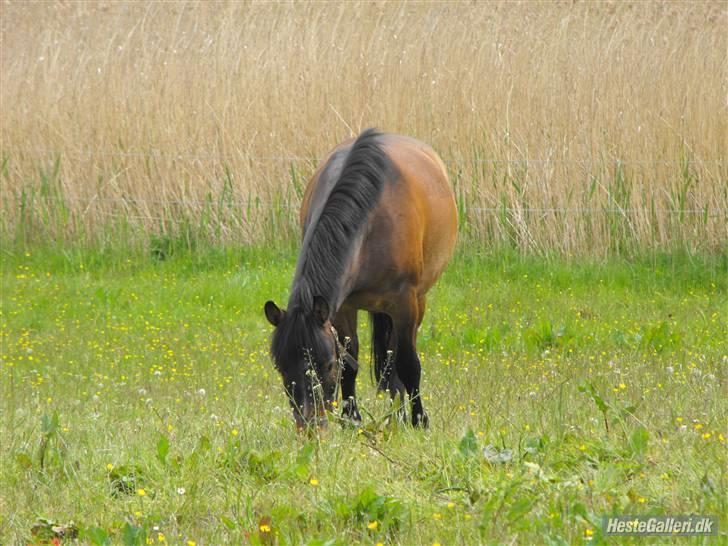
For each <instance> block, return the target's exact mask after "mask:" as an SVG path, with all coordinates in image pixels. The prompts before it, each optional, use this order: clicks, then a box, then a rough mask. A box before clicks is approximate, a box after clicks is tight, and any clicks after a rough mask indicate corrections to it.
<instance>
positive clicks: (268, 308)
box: [263, 301, 286, 326]
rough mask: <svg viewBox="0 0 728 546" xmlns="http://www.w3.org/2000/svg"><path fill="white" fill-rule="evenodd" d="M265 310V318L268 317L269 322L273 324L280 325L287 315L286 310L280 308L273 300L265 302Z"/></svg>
mask: <svg viewBox="0 0 728 546" xmlns="http://www.w3.org/2000/svg"><path fill="white" fill-rule="evenodd" d="M263 310H264V311H265V318H267V319H268V322H270V323H271V324H272V325H273V326H278V325H279V324H280V323H281V322H282V321H283V317H284V316H285V315H286V312H285V311H283V310H281V309H279V308H278V306H277V305H276V304H275V303H273V302H272V301H267V302H265V307H264V308H263Z"/></svg>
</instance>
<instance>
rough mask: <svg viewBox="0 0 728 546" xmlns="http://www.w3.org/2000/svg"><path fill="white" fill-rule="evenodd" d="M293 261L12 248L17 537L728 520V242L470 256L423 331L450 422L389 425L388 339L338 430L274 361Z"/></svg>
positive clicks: (428, 533) (7, 330) (426, 532)
mask: <svg viewBox="0 0 728 546" xmlns="http://www.w3.org/2000/svg"><path fill="white" fill-rule="evenodd" d="M294 258H295V250H294V249H293V248H291V246H287V247H285V248H283V249H279V250H271V249H260V248H258V249H255V248H248V249H244V250H228V251H221V250H217V251H208V252H205V253H201V252H196V253H194V254H186V255H184V254H180V255H175V256H172V257H171V258H168V259H166V260H162V261H160V260H159V259H153V258H151V257H150V256H148V255H134V254H132V253H129V254H126V253H120V254H118V255H116V256H109V255H101V254H98V253H89V252H61V251H52V250H46V251H44V252H40V251H39V252H37V253H36V252H33V251H28V252H26V253H22V254H17V255H15V256H12V257H8V255H7V254H6V255H4V263H3V278H2V282H3V301H2V324H1V327H2V342H3V348H4V350H3V360H2V367H1V368H0V383H1V384H2V386H3V388H2V391H3V392H2V402H1V404H2V423H1V424H0V427H1V428H0V433H1V434H2V438H3V442H2V450H0V483H2V488H0V514H2V519H1V520H0V543H2V544H28V543H39V542H40V541H41V539H42V538H43V537H45V538H49V537H51V536H53V532H52V531H51V528H52V526H55V527H56V530H57V531H58V530H59V529H61V530H64V526H66V529H65V531H66V532H67V533H68V534H70V535H74V534H76V533H78V540H79V541H80V542H81V543H83V544H106V543H114V544H117V543H118V544H186V545H193V544H198V545H203V544H231V543H237V544H240V543H244V544H247V543H250V544H310V545H314V544H315V545H322V544H332V545H333V544H342V545H343V544H377V543H382V544H437V543H439V544H478V543H481V544H502V543H508V544H512V543H518V544H527V543H531V544H533V543H548V544H579V543H586V542H589V543H592V544H601V543H612V542H614V539H612V540H610V541H607V540H606V539H604V537H602V531H601V523H600V521H601V520H600V518H601V516H602V515H604V514H614V513H618V514H648V513H649V514H663V513H664V514H682V513H701V514H714V515H719V516H720V518H721V519H720V525H721V532H722V533H723V538H725V534H724V533H725V529H726V528H727V527H726V525H727V524H728V521H726V518H725V515H726V514H728V510H726V507H727V506H726V500H727V499H726V491H727V490H728V488H727V487H726V473H725V472H726V435H727V431H726V419H727V418H728V407H727V404H726V396H725V381H726V376H725V372H726V369H727V366H726V359H727V358H728V341H727V340H726V336H725V332H726V328H727V327H728V311H727V310H728V298H727V297H726V288H728V287H727V286H726V276H725V274H724V272H725V267H726V263H725V259H724V258H723V259H722V261H721V260H719V259H715V258H713V259H700V260H699V259H692V260H691V259H688V258H683V259H677V258H675V257H669V258H663V259H661V260H657V261H653V262H644V263H635V262H634V261H629V262H627V261H618V260H612V261H609V262H607V263H604V262H594V261H592V262H583V261H582V262H567V261H564V260H556V261H552V262H545V261H544V260H543V259H542V258H523V257H519V256H518V255H516V254H513V253H511V254H509V253H506V252H496V253H490V252H486V251H484V250H483V249H480V250H479V249H477V248H475V247H472V248H469V249H467V251H465V250H461V252H460V253H459V254H458V255H457V256H456V258H455V260H454V262H453V264H452V265H451V267H450V268H449V269H448V270H447V271H446V273H445V275H444V277H443V279H442V280H441V282H440V283H439V284H438V285H437V286H436V288H435V289H434V290H433V293H432V297H431V300H430V301H431V304H430V307H429V313H428V315H427V316H426V318H425V322H424V324H423V327H422V329H421V333H420V338H419V339H420V342H419V349H420V351H421V357H422V361H423V368H424V378H423V394H424V397H425V400H426V407H427V408H428V410H429V412H430V418H431V427H430V429H429V430H428V431H425V432H423V431H420V430H414V429H412V428H410V427H406V426H400V425H398V424H397V423H396V421H394V422H392V421H390V420H388V416H389V415H390V413H391V410H392V408H391V406H390V403H389V401H388V399H383V398H382V397H381V396H380V395H377V393H376V390H375V388H374V386H373V385H372V383H371V382H370V381H369V377H368V375H369V369H370V367H369V365H368V358H367V357H366V356H365V355H367V347H368V343H367V342H366V341H365V342H364V346H363V349H362V358H361V360H362V371H361V373H360V376H359V381H358V387H359V390H358V392H359V397H360V404H361V406H362V408H363V414H364V421H363V423H362V426H361V427H360V428H342V427H341V426H339V424H338V423H337V422H336V420H332V421H331V423H330V426H329V427H328V429H327V431H326V432H325V433H323V434H322V435H320V436H318V437H317V436H307V435H302V434H298V433H297V432H296V430H295V426H294V423H293V420H292V416H291V413H290V409H289V407H288V404H287V401H286V398H285V395H284V392H283V389H282V385H281V381H280V379H279V377H278V375H277V372H276V371H275V369H274V367H273V365H272V363H271V361H270V358H269V356H268V354H267V353H268V342H269V341H268V340H269V333H270V331H269V325H268V324H267V323H266V321H265V320H264V318H263V314H262V305H263V302H264V301H265V300H266V299H268V298H270V297H273V298H275V299H276V300H279V301H285V299H286V294H287V289H288V284H289V281H290V275H291V274H292V270H293V263H294ZM362 322H364V321H363V319H362ZM361 326H362V330H361V332H362V334H364V332H365V331H366V330H365V327H366V325H365V324H364V323H362V325H361ZM362 338H363V339H366V335H362ZM34 533H35V535H34ZM67 536H68V535H67ZM666 540H667V539H666V538H665V537H661V538H660V539H639V540H634V541H633V542H634V543H637V542H639V543H640V544H642V543H647V544H652V543H660V544H662V543H665V541H666ZM681 540H684V539H675V540H674V542H675V543H678V542H680V541H681ZM715 540H720V538H718V539H715V538H714V537H713V538H712V541H711V537H707V538H703V539H693V540H692V541H691V543H705V544H713V543H715V542H714V541H715ZM667 541H668V542H669V540H667ZM69 542H70V543H73V540H64V541H63V543H69ZM627 542H628V543H629V540H627ZM680 543H682V542H680Z"/></svg>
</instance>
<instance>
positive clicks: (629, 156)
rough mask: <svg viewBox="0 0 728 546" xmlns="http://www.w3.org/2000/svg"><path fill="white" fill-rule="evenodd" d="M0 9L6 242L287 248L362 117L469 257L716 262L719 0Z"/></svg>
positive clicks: (727, 134)
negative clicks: (411, 173) (429, 148)
mask: <svg viewBox="0 0 728 546" xmlns="http://www.w3.org/2000/svg"><path fill="white" fill-rule="evenodd" d="M0 9H1V10H2V11H1V15H2V22H1V25H2V31H1V32H2V48H1V53H0V60H1V75H2V128H1V137H2V145H1V148H2V150H1V151H2V184H3V189H2V216H3V219H2V230H3V231H2V234H3V238H4V239H6V240H9V239H13V238H15V239H16V240H20V241H32V240H53V241H57V240H58V241H67V240H73V239H79V240H84V241H85V240H88V241H96V242H98V241H99V240H102V241H103V240H109V241H112V242H113V241H114V240H117V239H118V238H120V237H124V236H130V237H142V238H145V237H149V236H153V235H155V234H167V235H169V236H175V237H176V236H183V237H188V238H206V239H210V240H212V241H229V242H239V241H243V242H244V241H252V240H259V239H260V238H261V237H265V236H274V237H275V236H280V234H281V233H283V234H290V233H291V231H292V230H293V229H294V225H295V224H294V221H295V216H296V207H297V204H298V202H299V197H300V195H301V191H302V186H303V184H304V183H305V179H306V177H307V176H308V175H309V174H310V173H311V172H312V171H313V169H314V167H315V164H316V158H320V157H321V156H322V155H323V154H324V153H325V152H326V151H327V150H328V149H330V148H331V147H332V146H333V145H334V144H335V143H337V142H338V141H340V140H342V139H343V138H345V137H347V136H349V135H350V134H351V133H356V132H357V131H359V130H360V129H362V128H364V127H367V126H378V127H380V128H382V129H386V130H388V131H395V132H401V133H406V134H410V135H414V136H416V137H419V138H421V139H423V140H425V141H428V142H430V143H431V144H432V145H433V146H434V147H435V148H436V149H437V150H438V151H439V152H440V153H441V155H442V157H443V158H444V159H445V160H446V162H447V164H448V167H449V169H450V175H451V179H452V181H453V184H454V185H455V186H456V190H457V194H458V202H459V207H460V210H461V213H462V225H463V229H464V231H465V232H467V233H469V234H470V235H473V236H474V237H476V238H477V239H478V240H480V241H482V242H483V244H506V245H511V246H515V247H517V248H519V249H521V250H524V251H534V252H562V253H567V254H571V253H582V252H589V253H597V254H606V253H610V252H625V251H631V250H636V249H643V248H648V247H652V248H655V247H659V248H675V247H687V248H688V249H690V250H693V251H696V250H697V251H699V250H702V251H715V250H720V249H724V248H725V242H726V239H727V237H728V232H727V229H728V228H727V227H726V226H727V225H728V189H727V188H728V163H727V158H726V156H727V154H726V142H727V141H728V131H727V126H728V121H727V120H728V116H726V114H727V113H728V112H727V104H726V96H727V91H728V89H727V86H726V81H727V80H728V70H727V62H726V49H727V43H728V41H727V37H726V35H727V33H726V32H725V29H726V28H728V14H727V10H726V4H725V3H720V2H715V3H698V2H695V3H665V2H661V3H645V2H639V3H631V4H630V3H623V2H607V3H602V2H600V3H591V2H588V3H587V2H584V3H573V2H568V3H535V2H525V3H512V2H499V3H471V2H468V3H465V2H460V3H455V2H450V3H440V2H418V3H406V4H400V3H394V2H375V3H366V4H357V5H353V4H346V3H339V2H332V3H323V4H322V3H317V4H310V3H305V4H304V3H300V4H270V3H253V4H250V3H238V2H235V3H211V2H209V3H208V2H204V3H202V2H201V3H197V2H175V3H161V2H160V3H145V4H144V3H137V2H107V3H97V4H91V3H83V2H55V3H49V2H42V3H27V2H4V3H3V4H2V5H1V7H0Z"/></svg>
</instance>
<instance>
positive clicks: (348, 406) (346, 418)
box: [341, 399, 361, 427]
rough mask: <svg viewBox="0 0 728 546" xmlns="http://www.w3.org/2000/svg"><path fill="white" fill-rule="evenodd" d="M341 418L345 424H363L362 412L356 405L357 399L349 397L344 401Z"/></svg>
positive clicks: (356, 425)
mask: <svg viewBox="0 0 728 546" xmlns="http://www.w3.org/2000/svg"><path fill="white" fill-rule="evenodd" d="M341 418H342V421H343V424H348V425H350V426H353V427H358V426H359V425H361V414H360V413H359V410H358V409H357V407H356V400H353V399H349V400H346V401H344V403H343V404H342V405H341Z"/></svg>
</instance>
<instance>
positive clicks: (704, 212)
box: [42, 195, 728, 218]
mask: <svg viewBox="0 0 728 546" xmlns="http://www.w3.org/2000/svg"><path fill="white" fill-rule="evenodd" d="M42 200H43V201H49V200H51V201H56V202H72V203H79V204H85V205H93V204H94V203H109V204H113V205H125V206H139V205H160V206H179V207H205V206H209V205H211V204H214V203H215V202H219V200H215V201H212V200H200V199H144V198H138V197H70V196H58V195H46V196H43V198H42ZM222 203H223V204H224V205H225V206H229V205H235V206H237V207H239V208H271V209H284V210H294V211H297V210H298V208H299V205H298V204H290V203H273V202H270V201H264V200H261V199H227V198H226V199H224V200H223V201H222ZM462 208H463V209H464V210H462V211H461V212H465V213H479V214H510V215H513V214H542V215H547V214H574V215H588V214H621V215H643V214H668V215H670V214H672V215H698V216H703V217H706V218H720V217H726V218H728V209H710V208H707V207H706V208H704V209H697V208H693V209H685V208H674V209H665V208H648V207H643V208H620V207H614V208H607V207H506V206H499V207H478V206H468V205H465V206H464V207H462ZM148 218H153V217H148Z"/></svg>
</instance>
